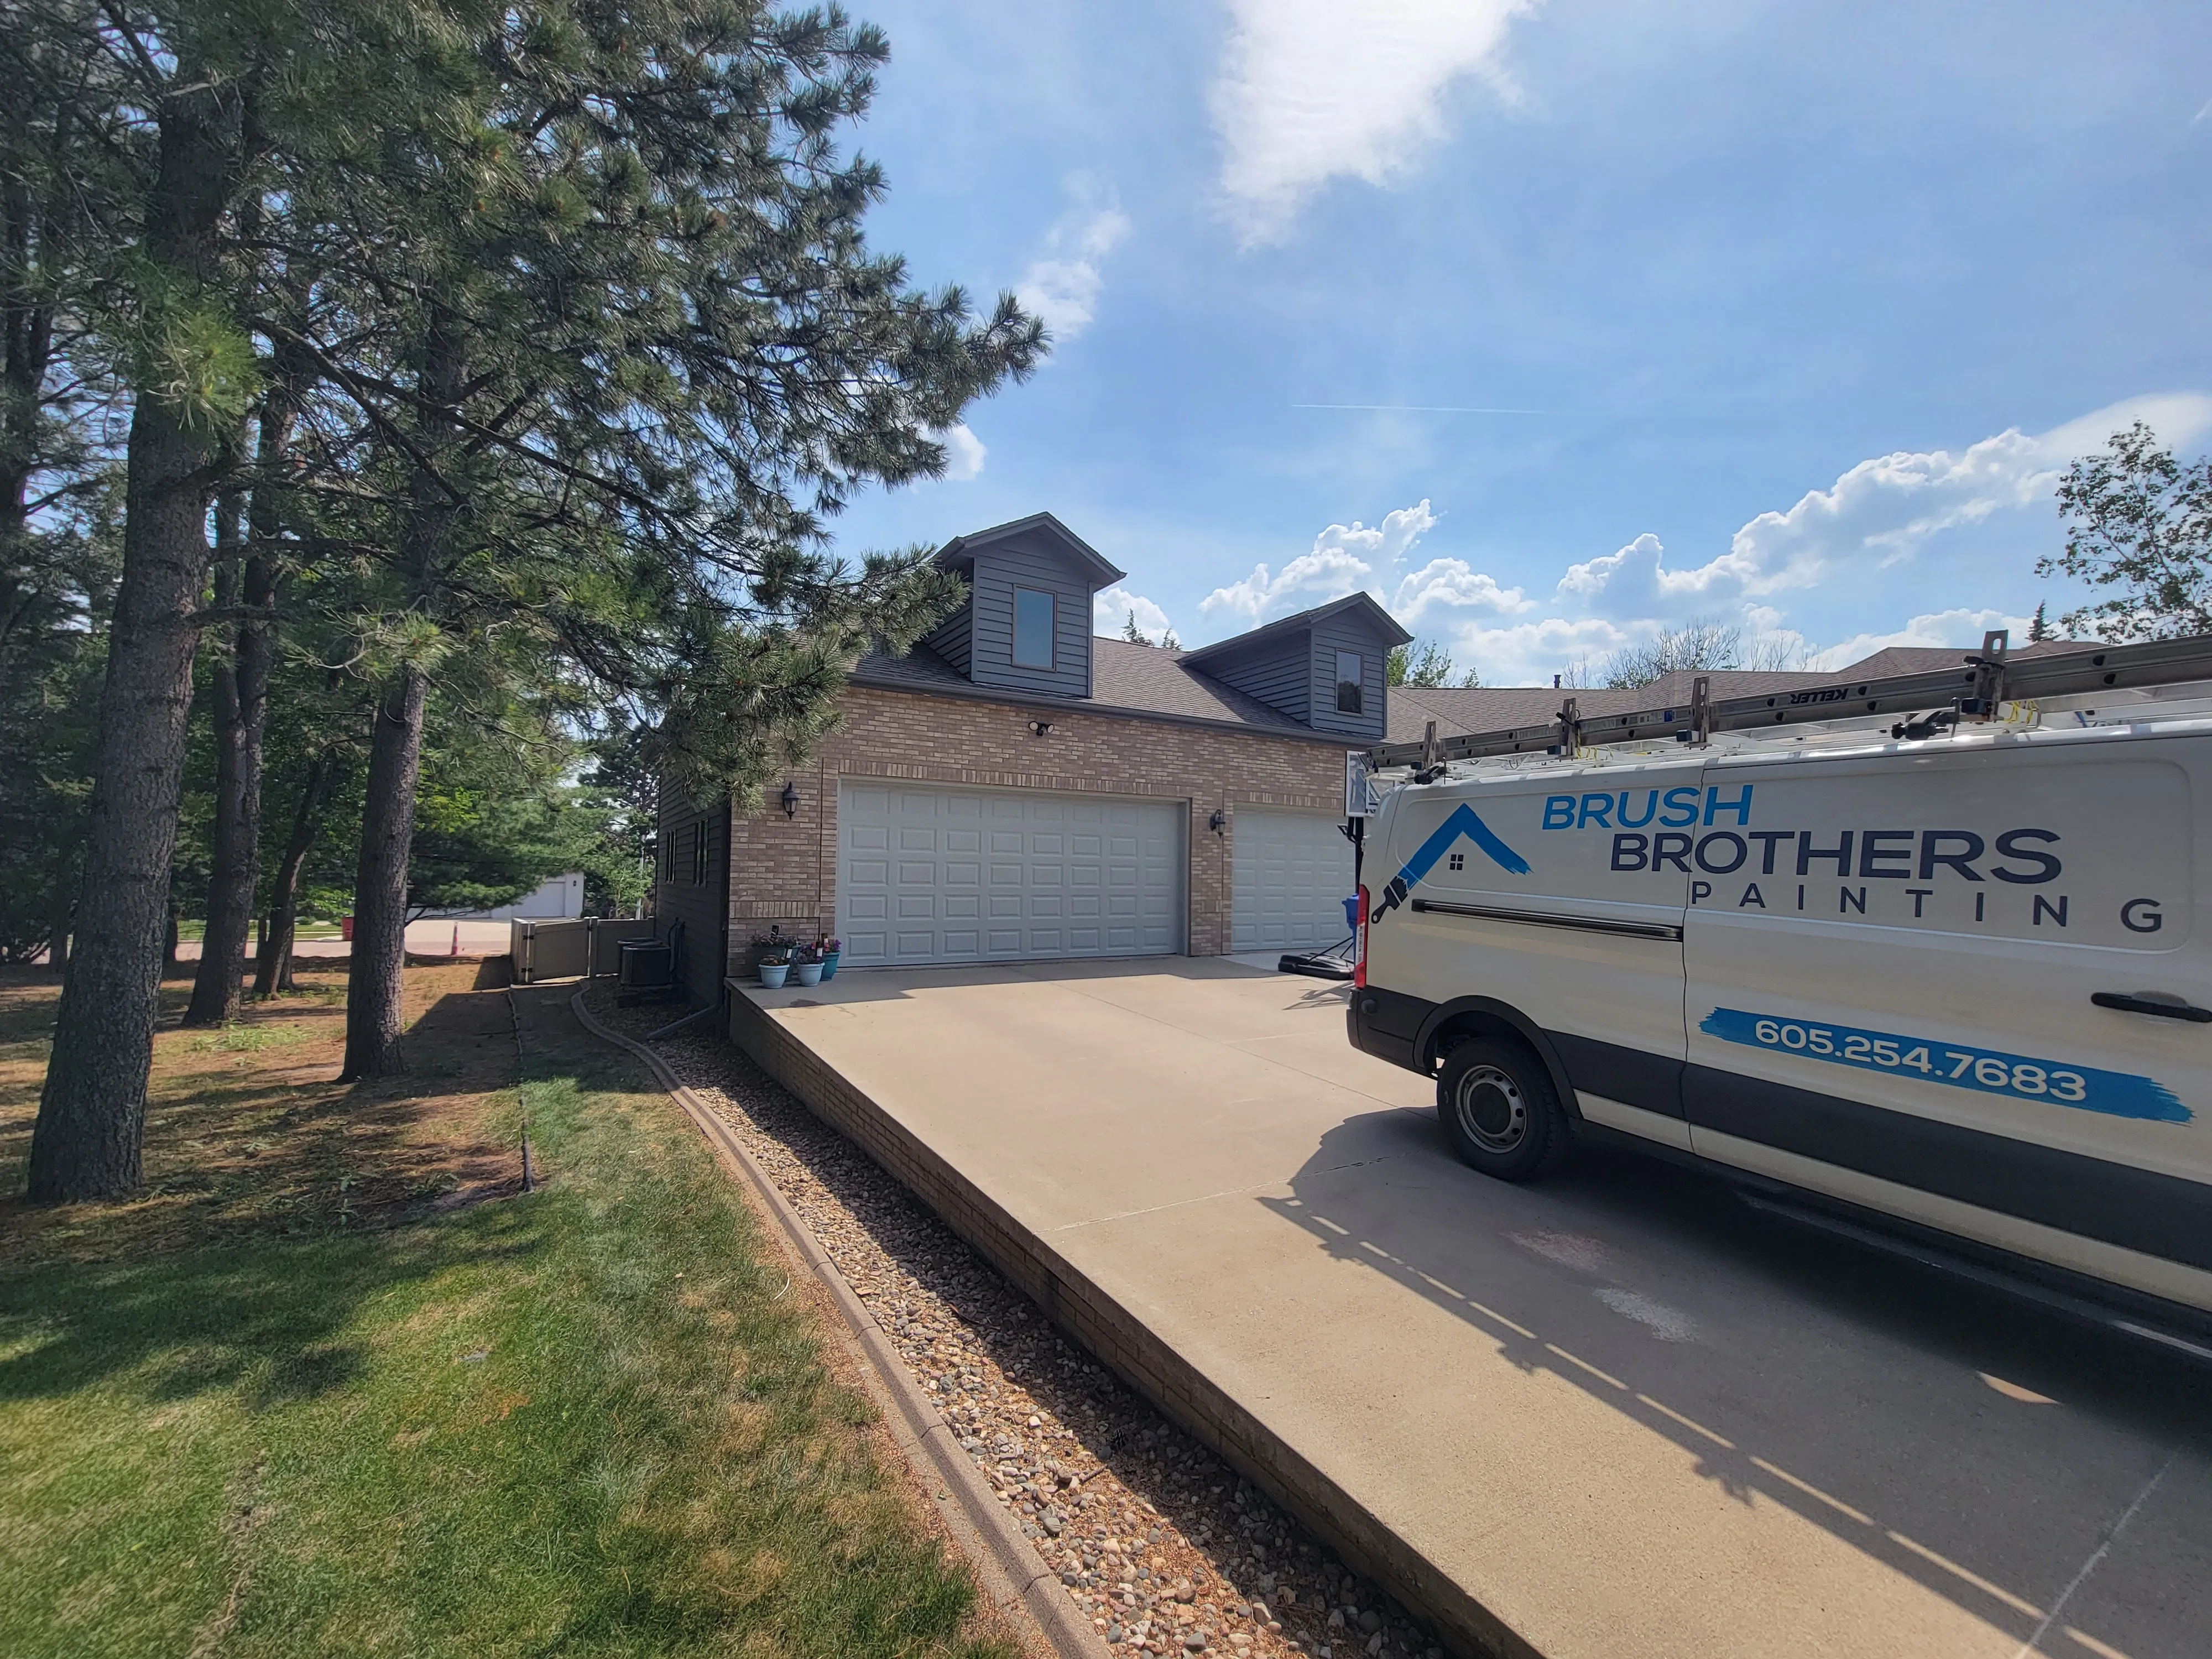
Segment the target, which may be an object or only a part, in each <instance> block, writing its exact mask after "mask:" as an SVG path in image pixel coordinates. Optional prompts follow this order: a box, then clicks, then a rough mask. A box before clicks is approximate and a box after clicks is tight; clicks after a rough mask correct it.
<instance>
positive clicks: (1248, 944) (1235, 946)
mask: <svg viewBox="0 0 2212 1659" xmlns="http://www.w3.org/2000/svg"><path fill="white" fill-rule="evenodd" d="M1234 833H1235V837H1236V842H1235V851H1234V853H1233V854H1232V856H1231V860H1230V883H1229V923H1230V926H1229V937H1230V948H1231V950H1235V951H1311V950H1315V949H1317V948H1319V947H1322V946H1325V945H1334V944H1335V943H1336V942H1337V941H1338V940H1339V939H1343V938H1344V937H1345V936H1346V935H1347V934H1348V933H1351V931H1352V930H1351V929H1350V928H1349V927H1346V926H1345V925H1344V902H1345V900H1346V899H1348V898H1350V897H1351V896H1352V843H1351V842H1348V841H1346V839H1345V838H1344V832H1343V831H1342V830H1341V829H1339V828H1338V827H1337V822H1336V820H1335V819H1334V818H1326V817H1319V816H1318V815H1316V814H1312V813H1305V812H1258V811H1253V810H1252V809H1251V808H1250V807H1239V808H1238V809H1237V823H1236V828H1235V831H1234Z"/></svg>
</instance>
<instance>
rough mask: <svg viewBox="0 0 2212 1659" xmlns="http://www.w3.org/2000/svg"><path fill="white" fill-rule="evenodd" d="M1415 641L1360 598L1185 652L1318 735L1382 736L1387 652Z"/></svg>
mask: <svg viewBox="0 0 2212 1659" xmlns="http://www.w3.org/2000/svg"><path fill="white" fill-rule="evenodd" d="M1412 641H1413V635H1410V634H1408V633H1407V631H1406V630H1405V629H1402V628H1401V627H1399V626H1398V624H1397V623H1395V621H1393V620H1392V619H1391V617H1390V614H1389V612H1388V611H1385V610H1383V607H1382V606H1381V605H1377V604H1376V603H1375V601H1374V600H1373V599H1370V598H1368V596H1367V595H1366V594H1364V593H1354V594H1352V596H1351V597H1350V598H1348V599H1339V600H1337V601H1336V602H1335V603H1334V604H1333V605H1322V606H1321V607H1319V608H1318V609H1316V610H1313V611H1302V612H1300V613H1299V614H1298V615H1297V616H1295V617H1284V618H1283V619H1282V620H1281V621H1280V622H1276V623H1268V624H1267V626H1266V627H1265V628H1256V629H1253V630H1252V632H1250V633H1249V634H1239V635H1237V636H1236V637H1235V638H1234V639H1228V640H1223V641H1220V642H1219V643H1218V644H1217V645H1209V646H1207V647H1206V648H1205V649H1203V650H1201V651H1192V652H1187V653H1184V656H1183V659H1182V663H1183V666H1184V667H1186V668H1194V669H1196V670H1198V671H1200V672H1201V673H1204V674H1206V675H1209V676H1211V677H1212V678H1214V679H1217V680H1220V681H1222V682H1224V683H1225V684H1229V685H1233V686H1235V687H1236V688H1237V690H1239V691H1242V692H1243V693H1244V694H1245V695H1246V696H1251V697H1256V698H1257V699H1259V701H1260V702H1264V703H1266V704H1267V706H1268V707H1269V708H1273V709H1276V710H1278V711H1279V712H1280V713H1282V714H1287V715H1289V716H1290V717H1291V719H1292V720H1297V721H1300V722H1301V723H1303V724H1304V725H1306V726H1311V727H1312V728H1313V729H1314V730H1315V731H1316V732H1339V733H1341V734H1342V735H1343V736H1345V737H1346V738H1380V737H1381V736H1382V735H1383V725H1384V720H1385V716H1386V714H1387V712H1388V710H1387V707H1386V699H1387V697H1388V696H1389V690H1388V685H1387V680H1388V678H1389V656H1390V652H1391V649H1392V647H1395V646H1401V645H1407V644H1410V643H1412Z"/></svg>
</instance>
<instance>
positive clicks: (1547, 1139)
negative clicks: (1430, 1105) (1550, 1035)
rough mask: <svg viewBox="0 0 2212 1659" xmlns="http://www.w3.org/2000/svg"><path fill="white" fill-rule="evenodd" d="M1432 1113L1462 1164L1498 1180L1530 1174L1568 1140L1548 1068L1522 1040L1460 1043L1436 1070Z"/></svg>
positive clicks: (1520, 1178) (1548, 1164)
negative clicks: (1440, 1068)
mask: <svg viewBox="0 0 2212 1659" xmlns="http://www.w3.org/2000/svg"><path fill="white" fill-rule="evenodd" d="M1437 1116H1438V1117H1439V1118H1441V1119H1442V1120H1443V1126H1444V1133H1445V1135H1446V1137H1447V1138H1449V1140H1450V1141H1451V1144H1452V1150H1453V1151H1454V1152H1457V1153H1458V1154H1459V1157H1460V1161H1461V1162H1462V1163H1464V1164H1469V1165H1471V1166H1472V1167H1474V1169H1477V1170H1481V1171H1482V1173H1483V1174H1485V1175H1487V1176H1497V1177H1498V1179H1499V1180H1500V1181H1533V1180H1534V1179H1535V1178H1536V1177H1537V1176H1540V1175H1541V1174H1543V1173H1544V1172H1545V1171H1546V1170H1548V1169H1550V1168H1551V1167H1552V1166H1553V1164H1557V1163H1558V1162H1559V1158H1560V1157H1561V1156H1562V1155H1563V1154H1564V1153H1565V1152H1566V1151H1567V1148H1568V1146H1570V1144H1571V1140H1572V1131H1571V1129H1570V1128H1569V1127H1568V1125H1567V1117H1566V1114H1565V1112H1564V1111H1562V1110H1561V1109H1560V1108H1559V1091H1558V1090H1556V1089H1555V1088H1553V1086H1552V1074H1551V1073H1550V1072H1549V1071H1548V1070H1547V1069H1546V1067H1545V1065H1544V1062H1543V1061H1542V1060H1539V1059H1538V1058H1537V1057H1536V1055H1535V1053H1534V1051H1533V1050H1532V1049H1530V1048H1528V1046H1527V1045H1526V1044H1523V1043H1519V1042H1508V1041H1504V1040H1501V1039H1498V1038H1492V1037H1478V1038H1477V1039H1475V1040H1474V1042H1462V1044H1460V1046H1459V1047H1458V1048H1455V1049H1453V1050H1452V1051H1451V1053H1450V1054H1449V1056H1447V1057H1446V1059H1445V1060H1444V1064H1443V1070H1442V1071H1441V1072H1439V1073H1437Z"/></svg>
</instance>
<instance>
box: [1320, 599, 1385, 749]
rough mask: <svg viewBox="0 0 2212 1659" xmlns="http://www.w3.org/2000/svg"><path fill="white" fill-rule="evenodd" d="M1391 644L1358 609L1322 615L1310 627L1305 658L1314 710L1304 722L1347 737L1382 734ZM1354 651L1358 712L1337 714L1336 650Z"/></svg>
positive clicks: (1378, 736) (1377, 736)
mask: <svg viewBox="0 0 2212 1659" xmlns="http://www.w3.org/2000/svg"><path fill="white" fill-rule="evenodd" d="M1389 649H1390V647H1389V646H1388V645H1387V644H1385V643H1384V642H1383V641H1382V640H1381V639H1380V638H1378V637H1377V636H1376V634H1375V633H1374V632H1373V630H1372V629H1370V628H1368V627H1367V625H1366V624H1365V623H1364V622H1363V621H1361V620H1359V618H1358V613H1357V612H1356V611H1355V612H1345V613H1340V614H1339V615H1337V616H1334V617H1327V618H1325V619H1324V620H1323V621H1322V622H1321V623H1319V624H1317V625H1316V627H1315V629H1314V630H1313V650H1312V653H1311V654H1310V657H1309V659H1308V661H1309V662H1310V665H1311V668H1310V672H1311V678H1310V682H1309V684H1310V685H1311V686H1312V693H1311V695H1312V697H1313V713H1312V714H1310V715H1309V716H1308V717H1307V719H1306V724H1307V725H1308V726H1311V727H1313V729H1314V730H1315V731H1316V732H1342V733H1343V734H1344V735H1345V736H1346V737H1347V738H1380V737H1381V736H1382V735H1383V716H1384V714H1385V713H1386V712H1387V711H1386V708H1385V706H1384V703H1383V698H1384V697H1385V696H1388V695H1389V689H1388V687H1387V685H1386V684H1385V681H1386V679H1387V678H1388V676H1387V672H1386V659H1387V657H1388V655H1389ZM1340 651H1357V652H1358V653H1359V655H1360V658H1361V667H1362V668H1363V670H1364V678H1363V679H1362V680H1361V683H1360V688H1359V690H1360V697H1359V702H1360V712H1359V713H1358V714H1338V713H1337V712H1336V653H1338V652H1340Z"/></svg>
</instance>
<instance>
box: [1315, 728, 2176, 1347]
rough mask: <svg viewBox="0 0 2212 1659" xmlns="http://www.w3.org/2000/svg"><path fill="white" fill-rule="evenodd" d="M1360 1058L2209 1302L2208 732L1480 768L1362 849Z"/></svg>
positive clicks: (1562, 1136) (1506, 1165)
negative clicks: (1378, 1059) (1389, 1062)
mask: <svg viewBox="0 0 2212 1659" xmlns="http://www.w3.org/2000/svg"><path fill="white" fill-rule="evenodd" d="M1361 896H1362V915H1363V916H1364V927H1363V928H1362V929H1361V938H1360V940H1359V945H1358V949H1359V958H1358V969H1357V973H1356V975H1355V980H1354V989H1353V991H1352V1007H1351V1014H1350V1023H1351V1033H1352V1042H1354V1043H1356V1044H1357V1045H1358V1047H1360V1048H1364V1049H1365V1050H1366V1051H1367V1052H1369V1053H1370V1054H1377V1055H1380V1056H1382V1057H1383V1058H1384V1059H1387V1060H1392V1061H1395V1063H1397V1064H1399V1065H1401V1066H1409V1067H1411V1068H1413V1069H1414V1070H1416V1071H1420V1072H1424V1073H1432V1074H1433V1075H1434V1076H1435V1077H1436V1079H1437V1110H1438V1114H1439V1115H1440V1117H1441V1118H1442V1120H1443V1126H1444V1128H1445V1131H1446V1133H1448V1134H1449V1137H1450V1139H1451V1140H1452V1142H1453V1144H1454V1146H1455V1148H1456V1149H1457V1151H1458V1152H1459V1153H1460V1155H1461V1156H1462V1158H1465V1159H1466V1160H1467V1161H1468V1163H1469V1164H1473V1165H1474V1166H1475V1167H1476V1168H1477V1169H1480V1170H1486V1171H1487V1172H1489V1173H1491V1174H1492V1175H1496V1176H1502V1177H1504V1178H1505V1179H1507V1180H1515V1181H1519V1180H1526V1179H1528V1178H1530V1177H1532V1176H1535V1175H1537V1174H1539V1173H1541V1171H1542V1170H1545V1169H1546V1168H1547V1166H1548V1165H1549V1164H1552V1163H1553V1161H1554V1160H1555V1159H1556V1158H1559V1156H1560V1155H1561V1154H1562V1153H1563V1152H1565V1151H1566V1150H1567V1149H1568V1148H1569V1147H1570V1146H1571V1145H1572V1144H1573V1142H1574V1141H1575V1140H1576V1139H1578V1138H1595V1139H1616V1140H1618V1139H1627V1140H1628V1141H1630V1142H1631V1143H1632V1144H1635V1145H1638V1146H1644V1147H1647V1148H1660V1149H1665V1150H1666V1151H1667V1152H1668V1153H1670V1154H1672V1155H1674V1156H1676V1157H1687V1158H1694V1159H1696V1160H1699V1161H1701V1162H1704V1163H1706V1164H1714V1165H1719V1166H1723V1167H1724V1168H1725V1169H1727V1170H1729V1171H1730V1172H1732V1173H1734V1174H1735V1176H1738V1178H1740V1179H1743V1180H1747V1181H1749V1182H1753V1184H1754V1185H1759V1186H1763V1187H1765V1188H1767V1189H1768V1190H1772V1188H1773V1187H1774V1186H1777V1185H1778V1186H1781V1187H1784V1188H1795V1189H1797V1190H1799V1191H1800V1192H1802V1193H1808V1194H1818V1195H1820V1200H1823V1201H1824V1206H1825V1208H1826V1209H1827V1210H1828V1211H1829V1212H1834V1211H1836V1210H1837V1209H1838V1206H1844V1213H1846V1214H1848V1213H1849V1212H1850V1210H1851V1209H1854V1208H1855V1209H1856V1210H1857V1211H1859V1212H1879V1213H1880V1214H1881V1216H1883V1217H1887V1218H1897V1219H1899V1220H1902V1221H1905V1222H1908V1223H1911V1224H1914V1225H1917V1227H1920V1228H1924V1229H1929V1230H1932V1231H1936V1232H1940V1233H1942V1234H1946V1235H1949V1236H1951V1237H1954V1238H1957V1239H1963V1240H1967V1241H1971V1242H1972V1243H1973V1244H1975V1245H1978V1246H1984V1247H1988V1248H1989V1249H1994V1250H1998V1251H2002V1252H2007V1253H2009V1254H2010V1255H2014V1256H2017V1257H2025V1258H2028V1259H2030V1260H2031V1261H2034V1262H2037V1263H2040V1264H2045V1266H2046V1267H2051V1268H2056V1269H2060V1270H2063V1271H2064V1272H2065V1273H2071V1274H2076V1275H2081V1276H2084V1277H2086V1278H2088V1279H2095V1280H2099V1281H2102V1282H2103V1283H2104V1284H2106V1285H2118V1286H2121V1287H2124V1289H2125V1290H2127V1291H2134V1292H2138V1293H2141V1294H2142V1295H2144V1296H2148V1297H2156V1298H2159V1299H2160V1301H2161V1302H2164V1303H2169V1304H2183V1305H2185V1306H2186V1307H2188V1308H2191V1309H2194V1310H2212V721H2208V720H2179V721H2168V722H2166V723H2162V724H2148V723H2147V724H2136V725H2129V726H2109V727H2088V728H2082V727H2079V726H2076V727H2075V728H2074V729H2048V728H2046V729H2038V730H2007V729H2002V728H1995V727H1984V728H1980V729H1978V730H1977V729H1966V728H1962V729H1961V730H1960V731H1959V732H1954V733H1953V734H1951V735H1948V736H1944V737H1941V738H1935V739H1933V740H1929V741H1921V742H1911V741H1884V740H1882V739H1881V737H1880V736H1879V735H1878V734H1875V733H1862V734H1860V735H1858V736H1857V737H1844V738H1840V739H1837V738H1831V739H1828V740H1826V741H1825V742H1806V741H1802V740H1797V741H1790V740H1785V741H1782V742H1779V743H1768V744H1764V745H1759V744H1752V745H1747V746H1744V747H1742V748H1741V749H1740V750H1738V751H1737V752H1733V753H1730V752H1723V749H1722V748H1719V747H1716V748H1702V749H1682V748H1679V747H1677V746H1674V745H1668V746H1666V747H1665V748H1662V749H1659V750H1652V751H1650V752H1645V753H1642V754H1620V753H1613V754H1609V755H1604V756H1597V757H1586V758H1583V759H1578V760H1572V761H1566V760H1561V759H1559V758H1556V757H1554V758H1550V759H1547V758H1545V757H1541V756H1534V757H1522V758H1520V759H1517V760H1508V761H1477V762H1474V763H1472V771H1471V774H1470V775H1464V776H1458V777H1447V778H1444V779H1443V781H1434V782H1431V783H1427V784H1425V785H1414V786H1411V787H1401V788H1399V789H1397V790H1395V792H1394V793H1391V794H1390V795H1389V797H1388V798H1387V799H1386V800H1385V801H1384V803H1383V810H1382V812H1381V814H1380V816H1379V817H1377V818H1376V819H1375V820H1374V821H1373V823H1371V824H1370V826H1369V829H1368V834H1367V841H1366V847H1365V852H1364V862H1363V885H1362V888H1361Z"/></svg>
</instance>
